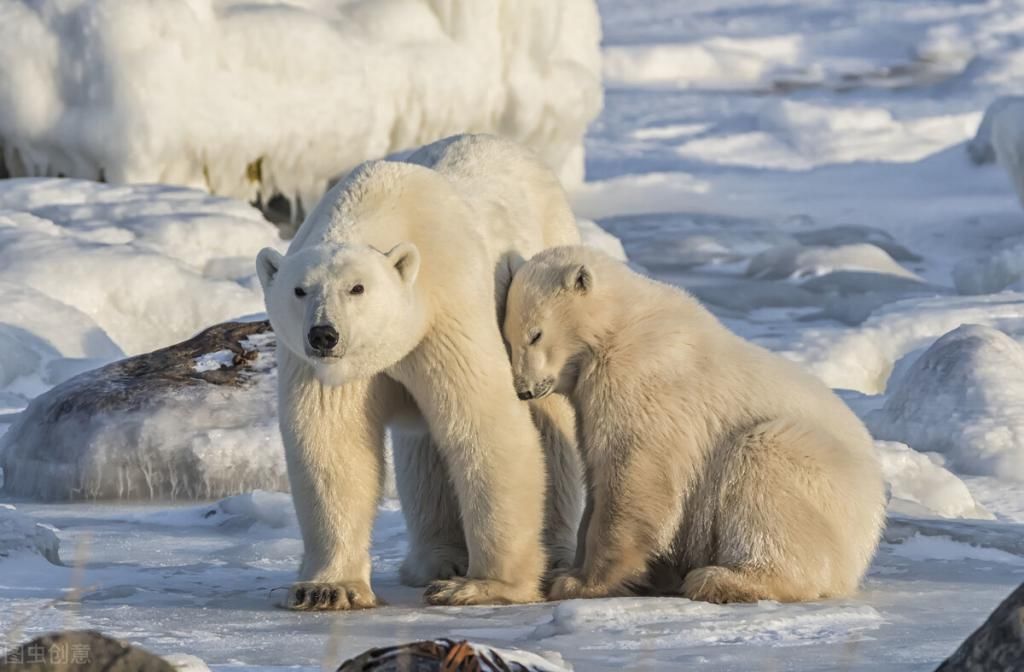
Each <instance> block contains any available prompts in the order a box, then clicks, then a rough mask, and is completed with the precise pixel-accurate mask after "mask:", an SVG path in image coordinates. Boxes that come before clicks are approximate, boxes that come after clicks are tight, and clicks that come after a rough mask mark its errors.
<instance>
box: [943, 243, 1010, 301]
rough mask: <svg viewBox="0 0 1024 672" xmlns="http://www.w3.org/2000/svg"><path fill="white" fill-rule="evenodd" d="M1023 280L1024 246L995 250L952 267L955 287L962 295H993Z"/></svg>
mask: <svg viewBox="0 0 1024 672" xmlns="http://www.w3.org/2000/svg"><path fill="white" fill-rule="evenodd" d="M1021 278H1024V245H1014V246H1012V247H1010V248H1008V249H1003V250H995V251H994V252H992V253H991V254H988V255H986V256H985V257H983V258H979V259H971V260H963V261H960V262H957V264H956V266H954V267H953V284H954V285H955V286H956V291H958V292H960V293H961V294H992V293H995V292H1000V291H1002V290H1004V289H1006V288H1007V287H1010V286H1011V285H1013V284H1014V283H1016V282H1019V281H1020V279H1021Z"/></svg>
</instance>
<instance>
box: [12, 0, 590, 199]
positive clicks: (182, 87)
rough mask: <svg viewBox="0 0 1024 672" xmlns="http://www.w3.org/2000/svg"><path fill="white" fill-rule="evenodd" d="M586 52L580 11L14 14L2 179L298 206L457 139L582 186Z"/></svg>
mask: <svg viewBox="0 0 1024 672" xmlns="http://www.w3.org/2000/svg"><path fill="white" fill-rule="evenodd" d="M599 41H600V23H599V20H598V16H597V11H596V8H595V6H594V0H564V1H560V2H549V1H548V0H442V1H436V0H392V1H387V2H374V1H369V0H362V1H353V0H341V1H335V2H331V1H327V0H289V1H288V2H269V1H266V0H261V1H258V2H246V1H243V0H192V1H190V2H166V3H157V4H146V3H144V4H138V3H134V2H102V1H98V0H72V1H71V2H67V1H63V0H44V1H42V2H34V1H30V0H13V2H11V1H9V2H6V3H4V5H3V7H0V63H3V64H4V67H2V68H0V146H2V147H3V163H5V164H6V168H7V171H9V172H10V173H11V174H14V175H43V176H55V175H66V176H71V177H82V178H89V179H97V178H105V179H107V180H109V181H111V182H116V183H123V182H163V183H169V184H181V185H184V186H192V187H197V188H201V189H209V190H210V191H212V192H213V193H217V194H223V195H230V196H235V197H237V198H242V199H245V200H253V199H255V198H256V197H257V196H260V197H262V199H263V201H264V202H266V201H267V200H268V199H270V197H272V196H273V195H275V194H282V195H284V196H286V197H288V198H289V199H291V200H292V201H293V202H295V201H301V203H302V204H303V205H305V206H306V208H307V209H308V208H309V207H310V206H311V205H312V204H313V203H314V202H315V201H316V200H317V199H318V198H319V197H320V195H321V194H322V193H323V192H324V191H325V190H326V186H327V184H328V181H329V180H332V179H335V178H337V177H338V176H339V175H342V174H344V173H345V172H347V171H348V170H350V169H351V168H353V167H354V166H355V165H357V164H358V163H360V162H362V161H364V160H366V159H369V158H377V157H381V156H385V155H387V154H390V153H392V152H395V151H397V150H403V149H408V148H411V147H417V146H419V145H423V144H426V143H428V142H432V141H434V140H437V139H439V138H443V137H445V136H447V135H451V134H453V133H458V132H462V131H467V130H470V131H490V132H496V133H501V134H503V135H506V136H508V137H511V138H513V139H517V140H520V141H523V142H525V143H526V144H528V145H530V146H532V147H533V148H535V149H536V150H537V151H538V152H539V153H540V154H541V155H542V156H543V157H544V158H545V159H546V160H547V161H548V162H549V163H550V164H551V166H552V167H553V168H554V169H556V170H559V171H561V173H562V175H563V177H564V178H566V179H567V180H568V181H570V182H572V181H575V182H579V181H580V180H581V179H582V167H583V148H582V143H581V140H582V137H583V133H584V131H585V129H586V126H587V124H588V123H589V122H590V121H591V120H592V119H593V118H594V117H595V116H596V114H597V113H598V111H599V110H600V109H601V82H600V51H599V48H598V44H599ZM0 173H2V171H0Z"/></svg>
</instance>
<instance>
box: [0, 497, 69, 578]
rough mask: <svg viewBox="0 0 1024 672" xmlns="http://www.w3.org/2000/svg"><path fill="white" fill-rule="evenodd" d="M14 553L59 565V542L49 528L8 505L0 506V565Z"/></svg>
mask: <svg viewBox="0 0 1024 672" xmlns="http://www.w3.org/2000/svg"><path fill="white" fill-rule="evenodd" d="M16 553H33V554H36V555H41V556H43V557H44V558H46V559H47V560H48V561H49V562H51V563H53V564H55V565H59V564H61V562H60V540H59V539H57V535H56V534H54V532H53V530H52V529H51V528H49V527H46V526H43V525H40V524H39V523H37V522H35V521H34V520H32V519H31V518H29V517H28V516H26V515H25V514H23V513H21V512H19V511H18V510H17V509H15V508H14V507H13V506H12V505H10V504H0V563H2V562H3V560H4V559H5V558H9V557H11V556H12V555H14V554H16Z"/></svg>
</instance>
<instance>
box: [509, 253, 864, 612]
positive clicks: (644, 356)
mask: <svg viewBox="0 0 1024 672" xmlns="http://www.w3.org/2000/svg"><path fill="white" fill-rule="evenodd" d="M505 337H506V340H507V341H508V342H509V344H510V348H511V357H512V366H513V372H514V374H515V382H516V386H517V389H519V391H520V392H521V393H523V394H533V395H534V396H535V397H542V398H547V397H548V396H551V395H552V394H553V393H555V394H557V393H562V394H566V395H568V396H569V397H570V399H571V400H572V401H573V404H574V406H575V408H576V413H577V417H578V418H579V428H580V432H579V441H580V449H581V452H582V454H583V459H584V463H585V467H586V473H587V483H588V496H587V509H586V512H585V514H584V524H583V529H582V530H581V537H583V538H585V539H586V544H585V548H583V549H581V551H582V552H580V553H579V555H578V556H577V563H576V566H575V567H574V568H573V570H572V571H571V572H568V573H566V574H565V575H564V576H561V577H559V578H558V579H557V580H556V581H555V582H554V584H553V586H552V588H551V593H550V596H551V597H552V598H555V599H563V598H570V597H598V596H604V595H615V594H622V593H628V592H634V591H636V590H638V589H642V590H653V591H655V592H668V593H676V594H680V593H681V594H683V595H685V596H687V597H690V598H692V599H703V600H710V601H716V602H732V601H752V600H758V599H775V600H781V601H794V600H808V599H817V598H821V597H834V596H842V595H848V594H850V593H851V592H853V591H854V590H856V588H857V585H858V582H859V581H860V579H861V577H862V576H863V574H864V572H865V571H866V569H867V567H868V564H869V562H870V560H871V557H872V556H873V554H874V551H875V547H876V545H877V543H878V539H879V535H880V531H881V526H882V523H883V519H884V496H883V484H882V478H881V472H880V468H879V465H878V463H877V459H876V457H875V454H874V450H873V446H872V441H871V437H870V435H869V434H868V432H867V430H866V429H865V427H864V426H863V424H862V423H861V422H860V420H858V419H857V417H856V416H855V415H854V414H853V413H852V412H851V411H850V410H849V408H847V407H846V405H845V404H843V402H842V401H841V400H840V399H839V398H838V397H836V396H835V395H834V394H833V393H832V391H831V390H829V389H828V388H827V387H826V386H825V385H824V384H822V383H821V382H820V381H819V380H817V379H816V378H814V377H812V376H810V375H809V374H807V373H806V372H804V371H802V370H801V369H800V368H799V367H798V366H796V365H795V364H793V363H791V362H789V361H788V360H785V359H783V358H781V357H779V356H777V355H775V354H773V353H771V352H768V351H767V350H764V349H763V348H760V347H758V346H756V345H753V344H751V343H749V342H746V341H744V340H743V339H741V338H739V337H737V336H736V335H734V334H732V333H731V332H730V331H728V330H727V329H726V328H725V327H724V326H722V325H721V323H719V322H718V320H716V319H715V317H714V316H713V315H711V313H709V312H708V311H707V310H705V309H704V308H703V307H702V306H701V305H700V304H699V303H697V301H695V300H694V299H693V298H691V297H690V296H689V295H687V294H686V293H685V292H683V291H681V290H678V289H676V288H673V287H670V286H668V285H664V284H661V283H658V282H655V281H653V280H650V279H648V278H645V277H643V276H641V275H638V274H636V273H634V272H633V271H631V270H629V268H627V267H626V266H625V265H623V264H621V263H619V262H617V261H615V260H613V259H611V258H609V257H607V256H605V255H603V254H601V253H599V252H596V251H592V250H588V249H586V248H583V247H563V248H555V249H551V250H547V251H544V252H541V253H540V254H539V255H537V256H536V257H534V258H533V259H531V260H530V261H529V262H528V263H527V264H526V265H524V266H522V267H521V268H520V269H519V270H518V272H517V273H516V275H515V278H514V279H513V282H512V286H511V288H510V290H509V296H508V312H507V315H506V320H505Z"/></svg>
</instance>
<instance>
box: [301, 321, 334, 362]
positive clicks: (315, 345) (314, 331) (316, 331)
mask: <svg viewBox="0 0 1024 672" xmlns="http://www.w3.org/2000/svg"><path fill="white" fill-rule="evenodd" d="M340 342H341V337H340V336H339V335H338V330H337V329H335V328H334V327H332V326H331V325H329V324H318V325H317V326H315V327H312V328H310V330H309V333H308V334H306V354H307V355H309V356H311V357H340V356H341V355H342V354H343V352H341V350H342V349H341V348H338V344H339V343H340Z"/></svg>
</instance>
